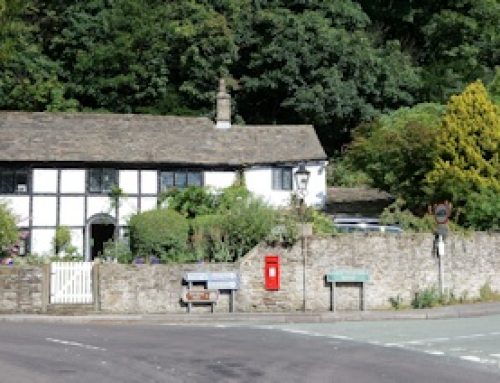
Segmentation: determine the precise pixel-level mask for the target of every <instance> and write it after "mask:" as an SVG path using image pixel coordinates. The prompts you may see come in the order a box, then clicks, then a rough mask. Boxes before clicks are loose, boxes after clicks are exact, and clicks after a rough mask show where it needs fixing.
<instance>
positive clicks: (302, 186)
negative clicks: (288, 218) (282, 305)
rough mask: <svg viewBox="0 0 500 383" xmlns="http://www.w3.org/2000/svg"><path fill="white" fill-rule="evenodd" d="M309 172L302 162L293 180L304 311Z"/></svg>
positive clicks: (304, 308) (304, 306) (303, 308)
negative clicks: (305, 226) (298, 229)
mask: <svg viewBox="0 0 500 383" xmlns="http://www.w3.org/2000/svg"><path fill="white" fill-rule="evenodd" d="M310 175H311V173H310V172H309V170H307V169H306V166H305V164H304V163H301V164H300V165H299V168H298V169H297V171H296V172H295V182H296V185H297V194H298V196H299V199H300V200H299V214H300V239H301V253H302V261H303V267H302V311H306V266H307V243H306V242H305V241H306V236H305V233H304V215H305V207H306V205H305V201H304V199H305V196H306V194H307V184H308V183H309V176H310Z"/></svg>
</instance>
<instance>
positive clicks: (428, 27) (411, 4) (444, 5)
mask: <svg viewBox="0 0 500 383" xmlns="http://www.w3.org/2000/svg"><path fill="white" fill-rule="evenodd" d="M358 2H359V3H360V4H361V6H362V7H363V10H364V11H365V12H366V13H367V14H368V15H369V16H370V18H371V20H372V21H373V25H374V27H375V28H376V32H377V33H382V34H383V36H384V39H388V40H391V39H397V40H399V41H400V42H401V44H402V46H403V49H404V50H405V51H407V52H411V54H412V57H413V59H414V61H415V62H416V63H417V64H418V65H419V66H420V67H422V69H423V71H422V75H423V80H424V93H423V95H422V96H423V97H424V99H423V101H425V100H430V101H437V102H444V101H445V100H446V99H447V98H448V97H449V96H450V95H451V94H454V93H458V92H459V91H460V90H461V89H463V88H464V86H465V85H466V84H467V83H470V82H471V81H474V80H476V79H477V78H480V79H483V80H489V78H491V76H492V75H493V71H494V67H495V65H497V64H498V62H499V54H500V34H499V30H498V25H499V24H500V3H499V2H498V0H459V1H457V0H441V1H428V0H425V1H412V0H398V1H384V0H360V1H358Z"/></svg>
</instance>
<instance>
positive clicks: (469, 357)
mask: <svg viewBox="0 0 500 383" xmlns="http://www.w3.org/2000/svg"><path fill="white" fill-rule="evenodd" d="M460 359H463V360H468V361H470V362H479V363H482V361H481V358H480V357H478V356H474V355H463V356H461V357H460Z"/></svg>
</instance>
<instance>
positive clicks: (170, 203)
mask: <svg viewBox="0 0 500 383" xmlns="http://www.w3.org/2000/svg"><path fill="white" fill-rule="evenodd" d="M164 202H165V203H166V206H167V207H168V208H169V209H172V210H175V211H177V212H178V213H180V214H182V215H183V216H185V217H187V218H194V217H196V216H198V215H204V214H211V213H213V212H214V210H215V207H216V197H215V196H214V195H213V194H211V193H210V192H209V191H208V190H207V189H205V188H200V187H195V186H190V187H188V188H185V189H175V188H174V189H171V190H168V191H166V192H165V193H163V194H162V195H161V196H160V204H162V203H164Z"/></svg>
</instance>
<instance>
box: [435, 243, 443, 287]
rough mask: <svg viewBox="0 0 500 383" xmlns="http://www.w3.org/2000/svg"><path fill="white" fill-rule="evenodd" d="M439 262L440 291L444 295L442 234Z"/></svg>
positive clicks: (438, 247) (438, 249) (438, 248)
mask: <svg viewBox="0 0 500 383" xmlns="http://www.w3.org/2000/svg"><path fill="white" fill-rule="evenodd" d="M437 252H438V263H439V293H440V294H441V296H443V295H444V270H443V266H444V265H443V258H444V241H443V236H442V235H441V234H439V235H438V245H437Z"/></svg>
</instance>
